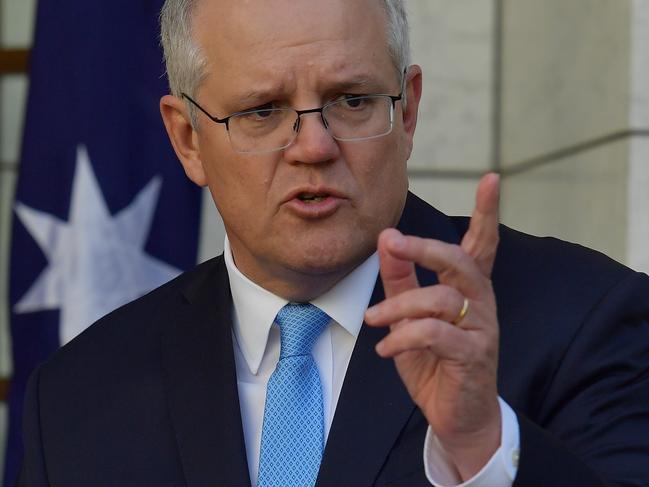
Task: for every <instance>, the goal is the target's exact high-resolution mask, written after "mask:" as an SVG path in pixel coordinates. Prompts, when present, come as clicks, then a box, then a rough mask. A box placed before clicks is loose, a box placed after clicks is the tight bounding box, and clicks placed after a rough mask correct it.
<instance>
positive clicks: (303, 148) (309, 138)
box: [284, 111, 340, 164]
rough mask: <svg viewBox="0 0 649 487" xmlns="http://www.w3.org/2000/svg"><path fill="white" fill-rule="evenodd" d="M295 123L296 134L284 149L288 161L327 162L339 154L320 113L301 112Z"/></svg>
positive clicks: (338, 149) (336, 144)
mask: <svg viewBox="0 0 649 487" xmlns="http://www.w3.org/2000/svg"><path fill="white" fill-rule="evenodd" d="M295 123H296V125H295V127H294V128H295V130H297V136H296V138H295V140H294V141H293V143H292V144H291V145H290V146H289V147H287V148H286V149H285V150H284V155H285V157H286V158H287V159H288V160H289V161H293V162H295V163H309V164H314V163H321V162H328V161H331V160H333V159H335V158H337V157H338V156H339V154H340V148H339V147H338V143H337V142H336V140H335V139H334V138H333V137H332V136H331V134H330V133H329V132H328V131H327V128H326V127H325V125H324V121H323V120H322V116H321V114H320V113H318V112H315V111H314V112H313V113H302V114H301V115H300V116H299V118H298V119H297V120H296V121H295Z"/></svg>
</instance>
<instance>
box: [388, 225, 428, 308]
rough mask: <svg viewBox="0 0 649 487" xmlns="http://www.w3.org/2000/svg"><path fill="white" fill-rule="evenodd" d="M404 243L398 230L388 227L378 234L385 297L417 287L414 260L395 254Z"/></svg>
mask: <svg viewBox="0 0 649 487" xmlns="http://www.w3.org/2000/svg"><path fill="white" fill-rule="evenodd" d="M404 245H405V239H404V237H403V235H402V234H401V232H399V230H396V229H394V228H388V229H386V230H383V231H382V232H381V234H380V235H379V241H378V251H379V262H380V266H381V280H382V281H383V290H384V291H385V297H386V298H389V297H391V296H396V295H397V294H400V293H402V292H404V291H407V290H408V289H414V288H416V287H419V283H418V282H417V275H416V274H415V264H414V262H412V261H410V260H405V259H402V258H399V257H397V256H396V255H395V252H396V251H398V250H399V249H400V248H402V247H403V246H404Z"/></svg>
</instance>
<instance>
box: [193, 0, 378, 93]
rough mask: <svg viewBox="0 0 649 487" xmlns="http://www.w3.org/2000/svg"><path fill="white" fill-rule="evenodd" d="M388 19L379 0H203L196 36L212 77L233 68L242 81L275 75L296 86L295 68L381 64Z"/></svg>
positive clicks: (317, 72)
mask: <svg viewBox="0 0 649 487" xmlns="http://www.w3.org/2000/svg"><path fill="white" fill-rule="evenodd" d="M386 19H387V18H386V14H385V12H384V9H383V8H382V7H381V6H380V4H379V2H377V1H376V0H352V1H350V0H327V1H326V2H320V1H314V0H290V1H289V0H265V1H263V2H259V1H245V0H224V1H218V2H216V1H214V2H209V1H205V0H204V1H202V2H200V3H199V6H198V9H197V11H196V16H195V29H194V33H195V38H196V41H197V42H198V43H199V44H200V45H201V47H202V50H203V52H204V54H205V57H206V59H207V62H208V67H209V71H210V72H211V73H213V75H214V77H218V76H219V75H220V74H223V73H226V72H229V73H230V74H233V75H235V76H236V77H237V78H238V79H240V80H241V83H246V82H254V83H261V84H266V83H267V82H270V81H271V80H270V79H267V78H268V77H269V76H270V77H272V78H275V77H277V79H280V78H281V79H282V80H283V83H284V84H287V83H288V84H290V83H291V77H292V76H293V69H294V67H296V66H307V67H309V68H312V69H313V73H312V74H313V76H314V77H318V76H322V75H323V74H326V73H327V72H329V73H342V74H344V76H348V77H354V76H356V77H359V76H362V75H363V73H358V72H356V71H357V70H356V69H354V68H355V67H356V66H362V65H363V63H365V64H371V63H375V64H376V63H380V62H383V61H384V59H385V58H386V57H389V53H388V51H387V47H386V46H387V39H386V29H385V28H383V27H384V26H385V25H386V21H387V20H386ZM361 71H362V70H361ZM365 75H366V76H367V73H365ZM260 88H261V89H260V90H259V91H268V90H277V89H280V90H286V89H289V87H275V86H273V87H266V88H263V87H260Z"/></svg>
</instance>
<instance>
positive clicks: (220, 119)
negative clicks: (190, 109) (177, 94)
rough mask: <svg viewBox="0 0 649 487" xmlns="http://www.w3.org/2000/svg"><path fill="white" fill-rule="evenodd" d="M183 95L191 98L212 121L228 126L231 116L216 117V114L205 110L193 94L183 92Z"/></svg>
mask: <svg viewBox="0 0 649 487" xmlns="http://www.w3.org/2000/svg"><path fill="white" fill-rule="evenodd" d="M181 95H182V97H183V98H186V99H187V100H189V102H190V103H191V104H192V105H194V106H195V107H196V108H198V109H199V110H200V111H201V112H203V113H204V114H205V115H206V116H207V118H209V119H210V120H212V121H214V122H216V123H224V124H225V126H226V127H227V126H228V121H229V120H230V117H225V118H218V117H215V116H214V115H210V114H209V113H207V110H205V109H204V108H203V107H202V106H200V105H199V104H198V103H197V102H196V101H195V100H194V99H193V98H192V97H191V96H189V95H188V94H187V93H181Z"/></svg>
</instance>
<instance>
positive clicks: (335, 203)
mask: <svg viewBox="0 0 649 487" xmlns="http://www.w3.org/2000/svg"><path fill="white" fill-rule="evenodd" d="M341 204H342V199H341V198H336V197H334V196H327V197H326V198H324V199H322V200H319V201H311V202H306V201H302V200H301V199H299V198H293V199H292V200H289V201H287V202H286V205H287V206H288V208H289V209H290V210H291V211H293V212H294V213H296V214H297V215H298V216H300V217H302V218H325V217H328V216H331V215H333V214H334V213H335V212H336V210H337V209H338V208H339V207H340V205H341Z"/></svg>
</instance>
